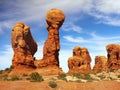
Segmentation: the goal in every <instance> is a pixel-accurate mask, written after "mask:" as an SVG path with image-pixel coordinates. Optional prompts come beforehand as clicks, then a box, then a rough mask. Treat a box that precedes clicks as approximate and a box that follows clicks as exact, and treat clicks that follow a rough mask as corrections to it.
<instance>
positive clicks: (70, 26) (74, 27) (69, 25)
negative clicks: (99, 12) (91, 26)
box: [62, 22, 82, 33]
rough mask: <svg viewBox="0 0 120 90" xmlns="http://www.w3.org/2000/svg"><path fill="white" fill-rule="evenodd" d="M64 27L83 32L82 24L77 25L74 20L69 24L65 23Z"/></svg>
mask: <svg viewBox="0 0 120 90" xmlns="http://www.w3.org/2000/svg"><path fill="white" fill-rule="evenodd" d="M62 29H63V30H64V31H74V32H77V33H81V32H82V28H81V27H80V26H77V25H75V24H74V23H72V22H68V23H67V24H63V26H62Z"/></svg>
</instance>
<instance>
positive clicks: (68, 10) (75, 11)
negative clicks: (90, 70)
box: [0, 0, 120, 72]
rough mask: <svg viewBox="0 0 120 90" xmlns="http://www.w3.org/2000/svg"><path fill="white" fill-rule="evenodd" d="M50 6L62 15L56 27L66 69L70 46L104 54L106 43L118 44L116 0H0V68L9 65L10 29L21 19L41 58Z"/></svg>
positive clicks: (119, 15) (118, 0) (119, 19)
mask: <svg viewBox="0 0 120 90" xmlns="http://www.w3.org/2000/svg"><path fill="white" fill-rule="evenodd" d="M51 8H58V9H61V10H62V11H63V12H64V13H65V16H66V19H65V22H64V24H63V26H62V27H61V28H60V44H61V50H60V55H59V59H60V67H62V69H63V70H64V71H65V72H67V71H68V67H67V60H68V58H69V57H71V56H72V49H73V48H74V46H76V45H77V46H80V47H86V48H88V50H89V53H90V55H91V58H92V62H91V66H93V65H94V58H95V56H97V55H104V56H106V55H107V53H106V49H105V47H106V45H108V44H110V43H116V44H120V0H76V1H73V0H24V1H22V0H0V69H5V68H7V67H9V66H10V65H11V61H12V56H13V50H12V48H11V41H10V38H11V30H12V28H13V26H14V24H15V23H16V22H18V21H22V22H24V23H25V24H27V25H29V26H30V29H31V33H32V35H33V37H34V39H35V40H36V42H37V44H38V51H37V52H36V54H35V57H36V58H37V59H40V58H42V49H43V45H44V42H45V40H46V39H47V30H46V21H45V15H46V12H47V11H48V10H49V9H51Z"/></svg>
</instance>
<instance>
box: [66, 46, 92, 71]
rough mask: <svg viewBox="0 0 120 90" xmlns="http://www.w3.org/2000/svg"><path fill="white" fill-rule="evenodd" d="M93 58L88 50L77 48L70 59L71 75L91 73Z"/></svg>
mask: <svg viewBox="0 0 120 90" xmlns="http://www.w3.org/2000/svg"><path fill="white" fill-rule="evenodd" d="M90 62H91V57H90V55H89V52H88V49H87V48H80V47H79V46H75V47H74V49H73V56H72V57H70V58H69V59H68V67H69V73H79V72H82V73H86V72H90V70H91V66H90Z"/></svg>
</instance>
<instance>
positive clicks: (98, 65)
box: [93, 56, 107, 71]
mask: <svg viewBox="0 0 120 90" xmlns="http://www.w3.org/2000/svg"><path fill="white" fill-rule="evenodd" d="M106 65H107V58H106V57H105V56H96V57H95V65H94V67H93V71H103V70H106V69H107V66H106Z"/></svg>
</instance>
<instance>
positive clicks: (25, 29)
mask: <svg viewBox="0 0 120 90" xmlns="http://www.w3.org/2000/svg"><path fill="white" fill-rule="evenodd" d="M11 43H12V48H13V51H14V56H13V59H12V64H13V66H14V67H15V68H17V67H20V66H22V67H23V66H25V67H31V68H32V67H35V66H34V57H33V55H34V54H35V52H36V51H37V44H36V42H35V41H34V39H33V37H32V35H31V32H30V28H29V26H27V25H26V24H24V23H22V22H18V23H16V24H15V26H14V27H13V29H12V35H11Z"/></svg>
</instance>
